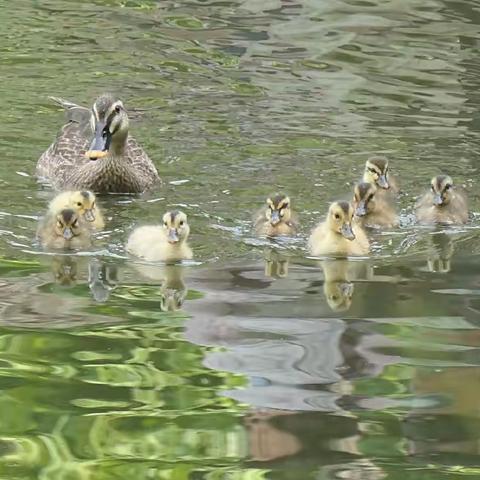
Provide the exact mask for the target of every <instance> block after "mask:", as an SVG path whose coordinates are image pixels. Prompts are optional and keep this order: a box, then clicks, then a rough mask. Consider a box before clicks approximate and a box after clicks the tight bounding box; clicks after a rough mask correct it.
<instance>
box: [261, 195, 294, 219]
mask: <svg viewBox="0 0 480 480" xmlns="http://www.w3.org/2000/svg"><path fill="white" fill-rule="evenodd" d="M265 216H266V217H267V220H268V221H269V222H270V223H271V224H272V225H273V226H275V225H278V224H279V223H280V222H288V221H290V219H291V218H292V211H291V210H290V198H289V197H287V195H284V194H282V193H279V194H277V195H272V196H271V197H268V198H267V209H266V211H265Z"/></svg>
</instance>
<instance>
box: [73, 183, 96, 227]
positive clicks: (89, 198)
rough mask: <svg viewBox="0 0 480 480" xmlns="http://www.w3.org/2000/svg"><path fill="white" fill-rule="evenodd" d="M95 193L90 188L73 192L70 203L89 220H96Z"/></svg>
mask: <svg viewBox="0 0 480 480" xmlns="http://www.w3.org/2000/svg"><path fill="white" fill-rule="evenodd" d="M95 200H96V198H95V194H94V193H93V192H90V191H89V190H82V191H77V192H73V194H72V197H71V199H70V205H71V206H72V207H73V208H74V209H75V210H76V211H77V212H78V213H79V214H80V215H82V216H83V218H85V220H86V221H87V222H93V221H95Z"/></svg>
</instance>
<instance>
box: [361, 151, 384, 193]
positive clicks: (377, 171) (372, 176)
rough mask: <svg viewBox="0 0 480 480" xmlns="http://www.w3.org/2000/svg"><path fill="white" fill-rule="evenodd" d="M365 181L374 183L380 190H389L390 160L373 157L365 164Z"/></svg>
mask: <svg viewBox="0 0 480 480" xmlns="http://www.w3.org/2000/svg"><path fill="white" fill-rule="evenodd" d="M363 181H364V182H367V183H373V184H374V185H375V186H377V187H379V188H383V189H385V190H388V189H389V188H390V183H389V182H388V159H387V158H385V157H371V158H369V159H368V160H367V162H366V163H365V171H364V173H363Z"/></svg>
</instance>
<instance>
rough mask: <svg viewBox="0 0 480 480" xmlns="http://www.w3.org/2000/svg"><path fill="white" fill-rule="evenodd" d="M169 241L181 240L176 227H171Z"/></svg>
mask: <svg viewBox="0 0 480 480" xmlns="http://www.w3.org/2000/svg"><path fill="white" fill-rule="evenodd" d="M168 241H169V242H170V243H177V242H178V241H179V238H178V233H177V231H176V230H175V229H174V228H171V229H170V230H169V231H168Z"/></svg>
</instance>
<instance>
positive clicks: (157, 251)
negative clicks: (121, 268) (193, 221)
mask: <svg viewBox="0 0 480 480" xmlns="http://www.w3.org/2000/svg"><path fill="white" fill-rule="evenodd" d="M189 234H190V227H189V226H188V223H187V216H186V215H185V214H184V213H183V212H179V211H172V212H167V213H166V214H165V215H164V216H163V225H147V226H144V227H139V228H137V229H135V230H134V231H133V232H132V234H131V235H130V237H129V239H128V242H127V245H126V249H127V251H128V252H129V253H131V254H132V255H135V256H137V257H140V258H143V259H145V260H148V261H153V262H154V261H162V262H176V261H179V260H186V259H190V258H192V257H193V253H192V250H191V249H190V247H189V246H188V244H187V239H188V235H189Z"/></svg>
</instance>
